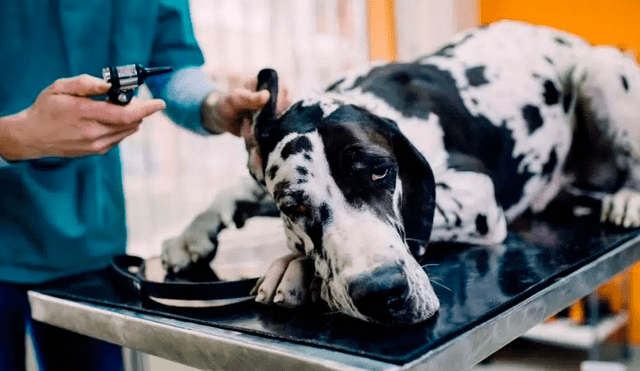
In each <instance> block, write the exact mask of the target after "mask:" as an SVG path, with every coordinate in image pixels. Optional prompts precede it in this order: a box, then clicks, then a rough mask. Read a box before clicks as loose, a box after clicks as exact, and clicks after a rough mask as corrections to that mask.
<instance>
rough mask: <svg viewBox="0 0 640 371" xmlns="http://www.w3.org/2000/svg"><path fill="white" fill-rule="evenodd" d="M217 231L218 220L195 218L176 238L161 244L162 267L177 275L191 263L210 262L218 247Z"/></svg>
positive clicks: (218, 228) (218, 227)
mask: <svg viewBox="0 0 640 371" xmlns="http://www.w3.org/2000/svg"><path fill="white" fill-rule="evenodd" d="M204 219H206V220H204ZM219 230H220V222H219V218H201V217H199V218H196V220H194V221H193V222H192V223H191V225H189V226H188V227H187V229H186V230H185V231H184V232H183V233H182V234H180V235H179V236H178V237H175V238H170V239H167V240H165V241H164V242H163V243H162V265H163V267H164V268H165V269H166V270H168V271H172V272H174V273H177V272H179V271H181V270H184V269H186V268H188V267H189V266H191V265H192V264H193V263H197V262H210V261H211V260H212V259H213V257H214V256H215V253H216V250H217V247H218V239H217V236H218V232H219Z"/></svg>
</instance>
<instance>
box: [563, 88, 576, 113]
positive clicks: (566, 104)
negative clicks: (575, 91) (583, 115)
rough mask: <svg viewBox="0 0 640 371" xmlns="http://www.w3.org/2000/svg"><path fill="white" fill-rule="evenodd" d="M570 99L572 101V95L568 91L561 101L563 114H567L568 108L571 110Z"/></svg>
mask: <svg viewBox="0 0 640 371" xmlns="http://www.w3.org/2000/svg"><path fill="white" fill-rule="evenodd" d="M572 99H573V95H572V94H571V92H570V91H568V92H567V94H566V95H565V96H564V98H563V100H562V108H564V112H565V113H567V112H569V108H571V100H572Z"/></svg>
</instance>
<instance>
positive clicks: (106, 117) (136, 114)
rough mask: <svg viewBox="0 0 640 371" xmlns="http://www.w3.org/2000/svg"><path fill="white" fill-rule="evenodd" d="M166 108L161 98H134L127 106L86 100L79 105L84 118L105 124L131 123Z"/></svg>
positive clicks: (79, 110)
mask: <svg viewBox="0 0 640 371" xmlns="http://www.w3.org/2000/svg"><path fill="white" fill-rule="evenodd" d="M165 108H166V104H165V102H164V101H163V100H160V99H150V100H138V99H135V98H134V99H133V100H131V102H130V103H129V104H128V105H126V106H119V105H116V104H112V103H108V102H102V101H95V100H84V101H83V102H82V103H81V104H80V105H79V106H78V112H79V114H80V116H81V117H82V118H84V119H88V120H95V121H97V122H100V123H102V124H105V125H130V124H133V123H136V122H139V121H141V120H142V119H143V118H145V117H147V116H150V115H152V114H153V113H156V112H158V111H161V110H164V109H165Z"/></svg>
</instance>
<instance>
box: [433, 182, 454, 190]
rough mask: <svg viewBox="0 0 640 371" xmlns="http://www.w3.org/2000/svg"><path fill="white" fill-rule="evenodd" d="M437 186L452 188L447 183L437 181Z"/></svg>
mask: <svg viewBox="0 0 640 371" xmlns="http://www.w3.org/2000/svg"><path fill="white" fill-rule="evenodd" d="M436 187H440V188H442V189H446V190H449V189H451V187H449V185H448V184H447V183H436Z"/></svg>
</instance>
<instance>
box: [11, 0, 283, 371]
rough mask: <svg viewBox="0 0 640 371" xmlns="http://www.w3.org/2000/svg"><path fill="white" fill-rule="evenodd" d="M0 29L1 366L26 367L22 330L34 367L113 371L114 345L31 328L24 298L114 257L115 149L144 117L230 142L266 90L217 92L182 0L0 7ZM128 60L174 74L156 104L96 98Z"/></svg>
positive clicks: (117, 227) (118, 176) (60, 0)
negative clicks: (104, 73) (108, 72)
mask: <svg viewBox="0 0 640 371" xmlns="http://www.w3.org/2000/svg"><path fill="white" fill-rule="evenodd" d="M0 35H1V39H0V40H1V41H0V370H3V371H13V370H23V369H24V367H25V366H24V362H25V350H24V344H25V341H24V334H25V331H29V332H30V334H31V337H32V339H33V341H34V346H35V350H36V360H37V363H38V364H39V365H40V367H41V369H46V370H58V369H61V370H74V369H77V370H85V371H86V370H103V369H104V370H120V369H122V358H121V350H120V348H119V347H116V346H114V345H112V344H107V343H104V342H101V341H98V340H95V339H89V338H86V337H84V336H81V335H78V334H73V333H70V332H68V331H65V330H61V329H57V328H54V327H52V326H47V325H44V324H41V323H37V322H32V321H30V310H29V305H28V302H27V297H26V290H28V289H30V288H37V287H38V285H41V284H43V283H46V282H48V281H51V280H54V279H56V278H60V277H64V276H69V275H73V274H76V273H81V272H83V271H88V270H92V269H99V268H102V267H105V266H107V264H108V263H109V261H110V260H111V258H112V257H113V256H114V255H116V254H121V253H124V252H125V244H126V229H125V212H124V207H125V205H124V196H123V189H122V173H121V163H120V155H119V152H118V147H117V144H118V143H119V142H120V141H121V140H123V139H124V138H126V137H127V136H129V135H131V134H133V133H135V132H136V131H137V130H138V128H139V125H140V124H141V120H142V119H143V118H144V117H146V116H148V115H150V114H152V113H154V112H157V111H159V110H163V109H165V110H166V112H167V114H168V115H169V116H170V117H171V118H172V119H173V120H174V121H175V122H176V123H177V124H179V125H181V126H183V127H185V128H188V129H190V130H192V131H194V132H196V133H200V134H203V135H206V134H211V133H222V132H231V133H233V134H235V135H241V133H243V132H244V133H245V134H246V132H247V125H248V124H247V120H246V119H244V118H245V117H247V114H248V113H249V114H250V113H251V112H253V111H255V110H258V109H260V108H261V107H262V106H263V105H264V103H265V102H266V101H267V100H268V98H269V93H268V92H266V91H262V92H255V91H253V90H252V89H249V88H247V89H237V90H233V91H230V92H220V91H218V90H217V88H216V86H215V85H214V84H212V83H211V82H210V81H209V79H208V78H207V76H206V75H205V74H204V73H203V72H202V71H201V70H200V69H199V68H197V67H198V66H200V65H202V63H203V56H202V53H201V51H200V49H199V47H198V45H197V43H196V40H195V37H194V35H193V30H192V25H191V20H190V17H189V8H188V0H135V1H134V0H37V1H36V0H34V1H24V0H3V1H1V2H0ZM133 63H140V64H142V65H143V66H145V67H156V66H172V67H173V69H174V72H172V73H170V74H166V75H161V76H156V77H152V78H149V79H148V80H147V85H148V86H149V88H150V89H151V91H152V93H153V95H154V97H156V98H158V99H152V100H146V101H141V100H137V99H135V98H134V100H133V101H132V102H131V103H130V104H129V105H127V106H117V105H114V104H111V103H107V102H105V101H104V100H98V99H96V97H95V96H98V95H101V94H104V93H106V91H107V89H108V88H109V85H108V84H107V83H105V82H104V81H102V80H101V79H99V78H97V77H96V76H100V75H101V70H102V68H103V67H108V66H120V65H126V64H133ZM254 84H255V83H254ZM281 96H282V97H283V98H282V99H280V101H281V102H280V103H281V104H280V108H281V109H282V107H283V106H285V105H286V104H288V103H287V99H286V91H283V94H281Z"/></svg>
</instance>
